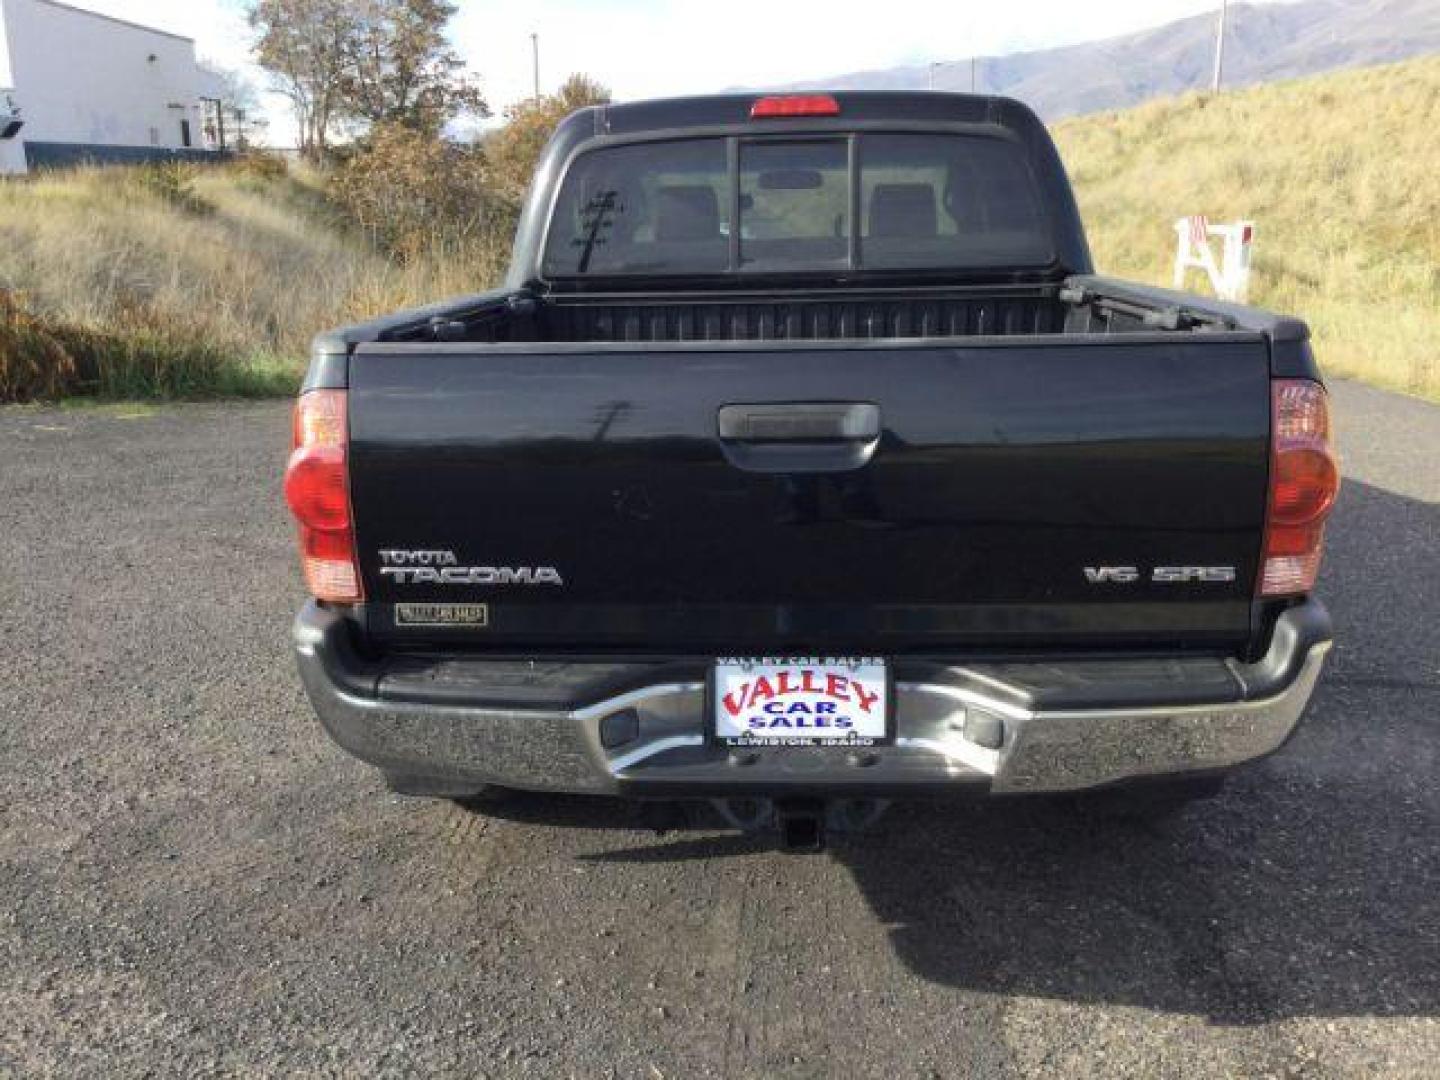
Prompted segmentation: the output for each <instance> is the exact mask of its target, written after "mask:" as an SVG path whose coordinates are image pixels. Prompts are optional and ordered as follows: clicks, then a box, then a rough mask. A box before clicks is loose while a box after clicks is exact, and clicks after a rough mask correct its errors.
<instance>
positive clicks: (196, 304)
mask: <svg viewBox="0 0 1440 1080" xmlns="http://www.w3.org/2000/svg"><path fill="white" fill-rule="evenodd" d="M262 166H263V167H262ZM497 263H498V259H491V260H489V265H486V266H482V267H478V268H477V267H476V266H475V265H473V263H467V262H465V261H463V260H460V259H457V258H449V257H445V258H440V257H437V258H419V259H413V260H408V261H405V262H401V261H398V260H395V259H387V258H386V257H385V256H384V255H382V254H380V252H379V251H378V250H377V248H376V246H375V245H374V244H373V243H370V242H367V240H366V238H365V237H364V236H362V235H361V234H360V232H359V230H357V229H356V228H355V227H354V226H353V225H352V224H350V223H348V222H347V221H346V220H345V219H344V217H343V216H342V214H341V213H340V211H339V210H338V209H337V208H336V207H335V205H334V204H333V203H332V202H331V201H330V200H329V199H328V198H327V197H326V195H325V194H324V193H323V191H322V185H321V183H320V180H319V178H318V177H315V176H313V175H311V174H309V173H307V172H305V171H303V170H302V171H291V172H289V173H287V172H286V170H285V168H284V167H283V165H280V164H279V163H278V162H271V161H268V160H265V159H261V160H260V161H259V162H258V163H257V162H251V163H248V164H245V163H242V164H239V165H235V166H226V167H215V168H203V169H202V168H198V167H186V166H148V167H139V168H135V167H130V168H123V167H111V168H82V169H76V170H68V171H61V172H49V173H40V174H37V175H35V176H34V177H31V178H29V179H26V180H11V181H8V182H0V401H5V400H7V399H8V400H17V399H18V400H25V399H27V398H30V397H33V396H45V397H53V396H63V395H69V394H74V393H85V394H99V395H101V396H104V397H174V396H186V397H188V396H197V395H209V394H216V393H220V394H273V393H288V392H290V391H292V390H293V389H294V387H295V384H296V382H297V381H298V377H299V372H300V371H301V370H302V369H303V366H304V362H305V359H306V357H307V356H308V353H309V342H310V338H311V337H312V336H313V335H314V334H315V333H316V331H317V330H321V329H323V328H325V327H327V326H333V325H335V324H336V323H338V322H343V321H347V320H352V319H353V320H358V319H362V318H365V317H368V316H370V315H375V314H379V313H381V312H384V311H387V310H394V309H397V308H400V307H403V306H406V305H409V304H415V303H420V302H422V301H429V300H434V299H437V298H439V297H441V296H446V295H451V294H455V293H461V292H467V291H473V290H474V288H475V287H476V285H477V281H478V282H479V283H481V284H483V283H484V282H486V281H488V280H490V279H491V277H492V276H493V274H494V272H495V265H496V264H497Z"/></svg>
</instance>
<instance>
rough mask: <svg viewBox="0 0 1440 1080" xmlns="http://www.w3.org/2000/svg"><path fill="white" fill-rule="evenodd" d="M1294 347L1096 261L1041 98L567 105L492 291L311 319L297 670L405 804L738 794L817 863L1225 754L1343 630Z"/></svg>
mask: <svg viewBox="0 0 1440 1080" xmlns="http://www.w3.org/2000/svg"><path fill="white" fill-rule="evenodd" d="M1307 339H1308V331H1307V329H1306V327H1305V325H1304V324H1303V323H1301V322H1299V321H1297V320H1295V319H1291V318H1284V317H1278V316H1275V315H1271V314H1267V313H1265V312H1262V311H1257V310H1254V309H1251V308H1246V307H1239V306H1234V305H1228V304H1224V303H1217V302H1214V301H1209V300H1205V299H1202V298H1199V297H1195V296H1190V295H1185V294H1181V293H1175V292H1168V291H1164V290H1161V289H1156V288H1149V287H1146V286H1141V285H1136V284H1129V283H1125V282H1121V281H1116V280H1111V279H1109V278H1105V277H1099V276H1096V275H1095V274H1094V272H1093V270H1092V267H1091V259H1090V253H1089V250H1088V248H1087V245H1086V240H1085V234H1084V231H1083V228H1082V226H1081V222H1080V218H1079V215H1078V213H1077V210H1076V205H1075V200H1074V198H1073V196H1072V194H1071V190H1070V186H1069V183H1068V181H1067V179H1066V176H1065V172H1064V170H1063V168H1062V166H1061V163H1060V160H1059V158H1058V156H1057V154H1056V151H1055V148H1054V146H1053V144H1052V142H1051V140H1050V138H1049V136H1048V134H1047V132H1046V130H1045V128H1044V127H1043V125H1042V124H1041V123H1040V122H1039V121H1038V120H1037V119H1036V117H1035V116H1034V115H1033V114H1032V113H1031V112H1030V111H1029V110H1028V109H1026V108H1025V107H1024V106H1023V105H1020V104H1018V103H1017V102H1014V101H1010V100H1006V99H1002V98H993V97H983V96H970V95H955V94H911V93H904V94H901V93H886V94H866V93H856V94H835V95H833V96H831V95H804V96H779V97H774V96H772V97H758V98H757V97H756V96H754V95H745V96H740V95H727V96H717V97H705V98H693V99H679V100H667V101H652V102H642V103H636V104H626V105H616V106H609V107H601V108H591V109H586V110H582V111H581V112H578V113H576V114H574V115H573V116H571V117H570V118H569V119H567V120H566V121H565V122H564V123H562V124H561V125H560V127H559V129H558V130H557V132H556V134H555V136H554V138H553V139H552V141H551V142H550V144H549V146H548V148H547V149H546V151H545V153H544V156H543V157H542V159H541V161H540V164H539V168H538V172H537V175H536V178H535V182H534V185H533V188H532V191H531V193H530V197H529V200H528V203H527V206H526V208H525V211H524V214H523V216H522V218H521V221H520V225H519V230H518V235H517V237H516V241H515V248H514V260H513V264H512V267H511V270H510V274H509V277H508V280H507V282H506V284H505V287H504V288H502V289H499V290H497V291H494V292H488V293H482V294H479V295H476V296H468V297H464V298H461V299H456V300H453V301H449V302H446V303H442V304H437V305H435V306H432V307H428V308H424V309H420V310H416V311H410V312H405V313H401V314H398V315H395V316H393V317H389V318H385V319H381V320H379V321H376V322H372V323H367V324H364V325H360V326H353V327H349V328H346V329H342V330H337V331H334V332H332V333H327V334H323V335H321V336H320V337H319V338H318V339H317V340H316V343H315V349H314V355H313V359H312V362H311V365H310V369H309V373H308V376H307V378H306V380H305V384H304V390H303V393H302V395H301V397H300V399H299V403H298V406H297V410H296V422H295V447H294V452H293V456H292V457H291V459H290V464H289V467H288V471H287V474H286V480H285V489H286V495H287V499H288V501H289V504H290V506H291V508H292V510H293V512H294V514H295V516H296V518H297V520H298V522H299V525H300V536H301V548H302V560H303V565H304V572H305V577H306V581H307V584H308V586H309V589H310V592H311V593H312V594H313V595H314V599H313V600H312V601H311V602H310V603H308V604H307V605H306V606H305V608H304V610H303V611H302V612H301V613H300V616H299V619H298V622H297V624H296V629H295V641H296V648H297V651H298V655H299V664H300V672H301V675H302V677H303V680H304V684H305V687H306V689H307V691H308V692H309V695H310V698H311V699H312V701H313V703H314V705H315V708H316V710H317V712H318V713H319V716H320V719H321V722H322V723H323V724H324V726H325V728H326V729H327V730H328V731H329V733H330V734H331V735H332V736H333V737H334V738H335V739H336V741H338V742H339V743H340V744H341V745H342V746H343V747H345V748H346V749H347V750H349V751H350V752H352V753H353V754H355V755H357V756H358V757H360V758H362V759H364V760H366V761H368V762H371V763H373V764H374V765H376V766H378V767H379V768H380V769H381V770H382V771H383V773H384V774H385V776H386V778H387V780H388V781H389V783H390V785H391V786H392V787H393V788H394V789H395V790H396V791H400V792H405V793H412V794H420V795H433V796H447V797H467V796H473V795H477V794H478V793H480V792H482V791H487V790H493V789H496V788H498V789H501V790H503V789H507V788H519V789H530V790H554V791H567V792H595V793H609V794H620V795H627V796H634V797H639V798H650V797H664V798H686V799H691V798H700V799H711V800H714V801H715V802H716V804H717V805H719V806H720V807H721V808H722V809H723V810H725V811H726V812H727V813H728V814H729V815H730V817H731V819H732V820H733V821H735V822H738V823H741V824H747V825H754V824H759V823H762V822H765V821H775V820H778V821H779V822H780V823H781V824H782V825H783V826H784V829H785V834H786V836H787V837H789V838H791V840H792V841H793V842H797V843H799V842H807V841H813V840H814V839H815V837H816V836H818V835H819V834H820V830H821V829H822V828H823V822H824V821H825V820H826V818H827V817H828V818H830V819H831V820H833V819H834V816H835V815H836V814H837V813H853V812H854V808H855V807H857V806H858V807H862V808H864V807H867V806H875V805H880V804H881V803H883V802H884V801H885V800H889V799H893V798H897V797H906V796H926V797H930V796H936V795H940V794H944V793H950V792H975V793H981V794H984V793H995V794H1000V793H1026V792H1074V791H1085V790H1090V789H1099V788H1104V787H1108V786H1113V785H1117V784H1125V783H1131V784H1133V783H1136V782H1146V781H1148V782H1151V783H1152V784H1153V782H1154V781H1156V780H1157V779H1160V778H1164V779H1166V780H1170V781H1174V780H1185V779H1208V778H1211V777H1214V776H1217V775H1219V774H1220V773H1221V772H1222V771H1223V770H1224V769H1226V768H1227V767H1229V766H1233V765H1235V764H1237V763H1240V762H1244V761H1247V760H1250V759H1253V758H1257V757H1259V756H1261V755H1264V754H1267V753H1269V752H1270V751H1273V750H1275V749H1276V748H1277V747H1279V746H1280V745H1281V744H1282V743H1283V742H1284V741H1285V739H1286V738H1287V737H1288V735H1289V734H1290V732H1291V731H1292V729H1293V728H1294V726H1295V724H1296V723H1297V721H1298V719H1299V717H1300V714H1301V712H1302V710H1303V708H1304V707H1305V704H1306V702H1307V700H1308V699H1309V697H1310V694H1311V691H1312V689H1313V688H1314V686H1315V682H1316V679H1317V677H1318V676H1319V674H1320V668H1321V665H1322V662H1323V660H1324V657H1325V654H1326V652H1327V650H1328V648H1329V644H1330V623H1329V619H1328V617H1327V616H1326V613H1325V611H1324V609H1323V608H1322V607H1321V605H1320V604H1319V603H1318V602H1317V601H1315V600H1314V599H1312V598H1311V597H1310V593H1311V591H1312V588H1313V586H1314V583H1315V577H1316V573H1317V571H1318V568H1319V562H1320V551H1321V544H1322V534H1323V529H1324V522H1325V518H1326V516H1327V514H1328V512H1329V510H1330V507H1331V505H1332V503H1333V501H1334V498H1335V495H1336V489H1337V485H1338V474H1337V469H1336V463H1335V459H1334V456H1333V454H1332V452H1331V449H1330V439H1329V419H1328V410H1327V403H1326V393H1325V390H1324V388H1323V385H1322V384H1321V381H1320V376H1319V373H1318V371H1317V369H1316V365H1315V362H1314V360H1313V358H1312V355H1311V351H1310V348H1309V345H1308V344H1307ZM1194 788H1195V785H1191V786H1190V787H1189V788H1186V789H1185V790H1187V791H1189V790H1194ZM1206 790H1208V788H1206Z"/></svg>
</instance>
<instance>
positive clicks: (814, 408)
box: [717, 401, 880, 473]
mask: <svg viewBox="0 0 1440 1080" xmlns="http://www.w3.org/2000/svg"><path fill="white" fill-rule="evenodd" d="M717 427H718V430H719V435H720V445H721V448H722V449H723V450H724V451H725V456H726V458H728V459H729V461H730V463H731V464H732V465H734V466H736V467H737V468H740V469H745V470H746V471H748V472H770V473H777V472H843V471H845V470H848V469H858V468H860V467H861V466H862V465H864V464H865V463H866V462H868V461H869V460H870V458H871V456H872V455H873V454H874V453H875V448H876V446H877V445H879V442H880V407H879V406H878V405H874V404H872V403H871V402H868V401H854V402H769V403H766V404H763V405H722V406H721V407H720V412H719V415H718V417H717Z"/></svg>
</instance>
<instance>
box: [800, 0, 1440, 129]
mask: <svg viewBox="0 0 1440 1080" xmlns="http://www.w3.org/2000/svg"><path fill="white" fill-rule="evenodd" d="M1435 52H1440V3H1436V2H1435V0H1306V2H1304V3H1297V4H1261V5H1257V4H1233V5H1231V8H1230V20H1229V30H1228V33H1227V36H1226V45H1225V81H1226V85H1227V86H1241V85H1248V84H1253V83H1260V82H1268V81H1272V80H1276V79H1287V78H1295V77H1298V76H1303V75H1309V74H1314V73H1318V72H1323V71H1328V70H1333V69H1335V68H1343V67H1359V66H1364V65H1375V64H1382V63H1387V62H1391V61H1397V60H1403V59H1407V58H1410V57H1416V56H1421V55H1425V54H1427V53H1435ZM1214 57H1215V16H1214V15H1213V14H1206V15H1198V16H1194V17H1192V18H1188V19H1181V20H1179V21H1177V22H1172V23H1169V24H1167V25H1165V26H1161V27H1158V28H1156V29H1154V30H1146V31H1142V32H1140V33H1137V34H1128V35H1125V36H1123V37H1116V38H1108V39H1105V40H1103V41H1092V42H1086V43H1085V44H1082V45H1073V46H1068V47H1066V48H1060V49H1045V50H1040V51H1036V52H1027V53H1015V54H1013V55H1010V56H986V57H979V58H978V59H977V60H976V82H977V85H976V90H978V91H979V92H981V93H993V94H1004V95H1007V96H1009V97H1016V98H1019V99H1020V100H1021V101H1024V102H1026V103H1027V104H1029V105H1030V106H1031V107H1032V108H1034V109H1035V110H1036V111H1037V112H1039V113H1040V115H1041V116H1044V117H1045V118H1046V119H1050V120H1054V119H1059V118H1061V117H1066V116H1073V115H1081V114H1085V113H1091V112H1096V111H1098V110H1101V109H1117V108H1124V107H1125V106H1127V105H1134V104H1137V103H1139V102H1142V101H1148V100H1150V99H1151V98H1156V97H1161V96H1167V95H1168V96H1174V95H1177V94H1183V93H1185V92H1187V91H1191V90H1200V89H1205V88H1208V87H1209V85H1210V77H1211V70H1212V67H1213V64H1214ZM930 79H931V68H930V65H929V64H918V65H913V66H908V67H894V68H886V69H882V70H876V71H862V72H852V73H850V74H842V75H831V76H826V77H823V78H814V79H806V80H804V81H801V82H797V83H793V84H790V85H789V86H787V87H785V89H832V90H918V89H924V88H925V87H926V86H928V85H930ZM934 86H935V89H937V90H969V89H970V58H969V57H968V56H963V57H960V58H957V59H946V60H944V61H943V62H941V66H939V67H938V68H936V69H935V72H934Z"/></svg>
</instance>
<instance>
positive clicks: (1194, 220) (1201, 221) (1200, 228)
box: [1190, 214, 1210, 247]
mask: <svg viewBox="0 0 1440 1080" xmlns="http://www.w3.org/2000/svg"><path fill="white" fill-rule="evenodd" d="M1209 239H1210V219H1209V218H1207V217H1206V216H1205V215H1204V214H1191V215H1190V244H1191V246H1193V247H1199V246H1200V245H1201V244H1203V243H1205V242H1206V241H1207V240H1209Z"/></svg>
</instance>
